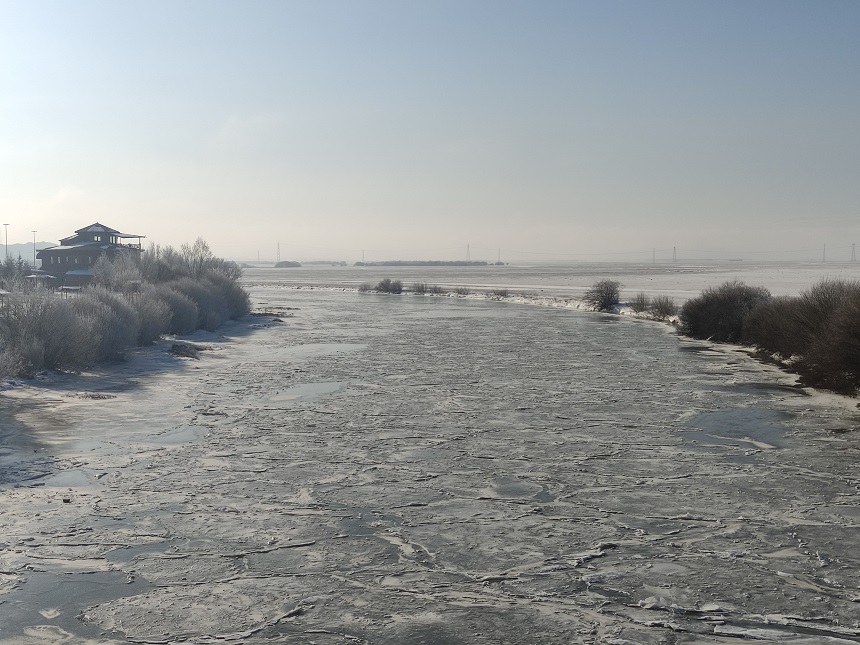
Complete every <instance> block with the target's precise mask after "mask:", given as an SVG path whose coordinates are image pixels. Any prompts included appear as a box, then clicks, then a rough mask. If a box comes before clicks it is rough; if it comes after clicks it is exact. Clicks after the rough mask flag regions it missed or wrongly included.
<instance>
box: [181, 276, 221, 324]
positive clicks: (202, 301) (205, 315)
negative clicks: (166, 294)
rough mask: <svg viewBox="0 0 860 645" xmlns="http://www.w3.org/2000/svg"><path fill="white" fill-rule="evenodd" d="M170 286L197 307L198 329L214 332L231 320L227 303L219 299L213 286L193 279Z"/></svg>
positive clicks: (182, 279)
mask: <svg viewBox="0 0 860 645" xmlns="http://www.w3.org/2000/svg"><path fill="white" fill-rule="evenodd" d="M169 286H170V287H172V288H173V289H175V290H176V291H178V292H179V293H182V294H184V295H186V296H188V297H189V298H190V299H191V300H192V301H193V302H194V304H195V305H197V325H196V326H197V328H200V329H205V330H207V331H212V330H214V329H217V328H218V326H219V325H221V324H222V323H223V322H224V321H226V320H227V319H229V318H230V313H229V310H228V308H227V303H226V302H225V301H224V299H223V298H219V296H218V294H217V293H216V292H215V289H214V288H213V286H212V284H211V283H209V282H206V281H202V280H195V279H193V278H181V279H179V280H176V281H174V282H170V283H169Z"/></svg>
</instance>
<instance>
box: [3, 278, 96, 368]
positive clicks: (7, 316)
mask: <svg viewBox="0 0 860 645" xmlns="http://www.w3.org/2000/svg"><path fill="white" fill-rule="evenodd" d="M3 313H4V316H3V318H2V324H1V325H0V342H2V347H3V364H4V366H5V369H17V370H18V371H17V372H16V373H17V374H28V375H29V374H33V373H35V372H37V371H39V370H41V369H55V368H58V367H82V366H85V365H86V364H87V354H88V352H87V347H88V344H89V342H90V337H89V334H88V333H87V330H86V329H85V327H84V326H83V325H82V324H81V321H80V319H79V317H78V316H77V315H76V312H75V311H74V310H73V308H72V307H71V305H70V302H69V301H67V300H63V299H62V298H58V297H56V296H55V295H54V294H52V293H50V292H48V291H45V290H43V289H37V290H36V291H34V292H32V293H29V294H21V293H17V294H11V295H8V296H6V302H5V306H4V312H3ZM4 375H5V376H11V375H12V374H4Z"/></svg>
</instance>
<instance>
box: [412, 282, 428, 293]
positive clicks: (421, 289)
mask: <svg viewBox="0 0 860 645" xmlns="http://www.w3.org/2000/svg"><path fill="white" fill-rule="evenodd" d="M410 291H412V293H417V294H420V295H423V294H425V293H427V283H426V282H413V283H412V287H411V288H410Z"/></svg>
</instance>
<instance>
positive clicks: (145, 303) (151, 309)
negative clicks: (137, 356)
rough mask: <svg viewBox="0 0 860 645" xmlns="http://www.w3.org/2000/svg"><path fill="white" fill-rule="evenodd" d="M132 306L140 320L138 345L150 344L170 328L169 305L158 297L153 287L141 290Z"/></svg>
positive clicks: (170, 314) (170, 315)
mask: <svg viewBox="0 0 860 645" xmlns="http://www.w3.org/2000/svg"><path fill="white" fill-rule="evenodd" d="M134 308H135V309H136V310H137V316H138V319H139V320H140V328H139V329H138V332H137V343H138V345H151V344H152V343H154V342H155V341H156V340H158V338H159V337H160V336H161V335H162V334H164V333H166V332H167V330H168V329H169V328H170V320H171V318H172V317H173V314H172V313H171V311H170V305H169V304H168V303H167V301H166V300H164V299H163V298H161V297H159V295H158V294H157V293H156V292H155V290H154V289H152V288H148V289H145V290H144V291H142V292H141V293H140V295H139V296H138V297H137V298H136V299H135V301H134Z"/></svg>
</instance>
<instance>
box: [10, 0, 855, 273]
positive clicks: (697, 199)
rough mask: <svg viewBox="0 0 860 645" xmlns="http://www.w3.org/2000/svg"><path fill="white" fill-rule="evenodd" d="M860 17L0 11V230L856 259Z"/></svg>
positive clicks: (335, 246) (561, 4)
mask: <svg viewBox="0 0 860 645" xmlns="http://www.w3.org/2000/svg"><path fill="white" fill-rule="evenodd" d="M858 25H860V2H856V1H853V0H850V1H849V0H831V1H828V2H820V1H817V0H816V1H808V2H803V1H792V0H779V1H776V0H757V1H756V2H736V1H724V2H688V1H687V0H673V1H668V0H666V1H660V0H653V1H649V2H630V1H625V2H616V1H613V0H607V1H601V2H577V1H574V0H559V1H553V0H542V1H540V2H524V1H516V2H511V1H505V0H469V1H468V2H463V1H462V0H456V1H454V0H452V1H432V0H430V1H427V2H403V1H402V0H390V1H370V0H364V1H363V0H355V1H346V0H343V1H335V0H319V1H291V0H255V1H250V2H238V1H237V2H227V1H223V0H170V1H168V0H146V1H145V2H144V1H142V0H139V1H134V0H130V1H127V2H114V1H112V0H111V1H108V0H77V1H76V2H66V1H48V0H3V2H2V3H0V223H8V224H9V227H8V232H9V241H10V243H20V244H26V243H27V242H29V243H30V244H31V245H32V241H33V234H32V232H31V231H33V230H36V231H37V233H36V236H37V238H38V241H39V242H41V241H43V240H45V241H50V242H56V241H58V240H59V239H60V238H61V237H66V236H68V235H70V234H71V233H72V232H73V231H74V230H75V229H77V228H80V227H83V226H85V225H88V224H91V223H93V222H95V221H100V222H102V223H104V224H106V225H108V226H111V227H114V228H116V229H119V230H120V231H122V232H128V233H134V234H140V235H145V236H146V237H147V240H148V241H154V242H158V243H161V244H180V243H182V242H191V241H193V240H194V239H195V238H197V237H203V238H204V239H206V240H207V241H208V242H209V244H210V246H211V247H212V249H213V251H215V252H216V253H217V254H219V255H222V256H226V257H229V258H234V259H238V260H256V259H257V257H260V258H261V259H263V260H270V261H274V260H275V259H277V257H278V248H280V259H282V260H311V259H332V260H348V261H356V260H361V259H362V253H364V257H365V259H367V260H368V261H370V260H386V259H443V260H444V259H466V257H467V255H468V256H469V257H470V258H471V259H473V260H488V261H495V260H496V259H497V258H498V257H501V259H502V261H508V262H526V261H540V260H546V261H575V260H587V261H593V260H619V261H625V260H630V261H633V260H637V261H642V260H651V258H652V257H656V258H657V259H658V260H668V259H671V257H672V254H673V248H676V249H677V251H676V252H677V254H678V256H679V257H687V258H693V257H718V258H726V259H728V258H744V259H747V260H771V259H773V260H776V259H799V260H807V259H818V258H822V257H823V255H824V254H825V250H824V247H825V245H826V247H827V250H826V255H827V259H828V260H833V261H837V260H848V259H850V257H851V251H852V244H854V243H855V242H857V243H860V223H858V222H860V217H858V215H860V213H858V205H860V181H858V176H860V173H858V171H860V126H858V114H860V83H858V78H860V67H858V60H860V44H858V43H860V39H858V38H857V28H858ZM2 232H3V231H2V230H0V233H2ZM3 241H5V239H3V240H0V242H3ZM278 245H279V246H278ZM467 245H468V250H467ZM30 248H31V249H32V246H31V247H30Z"/></svg>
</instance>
